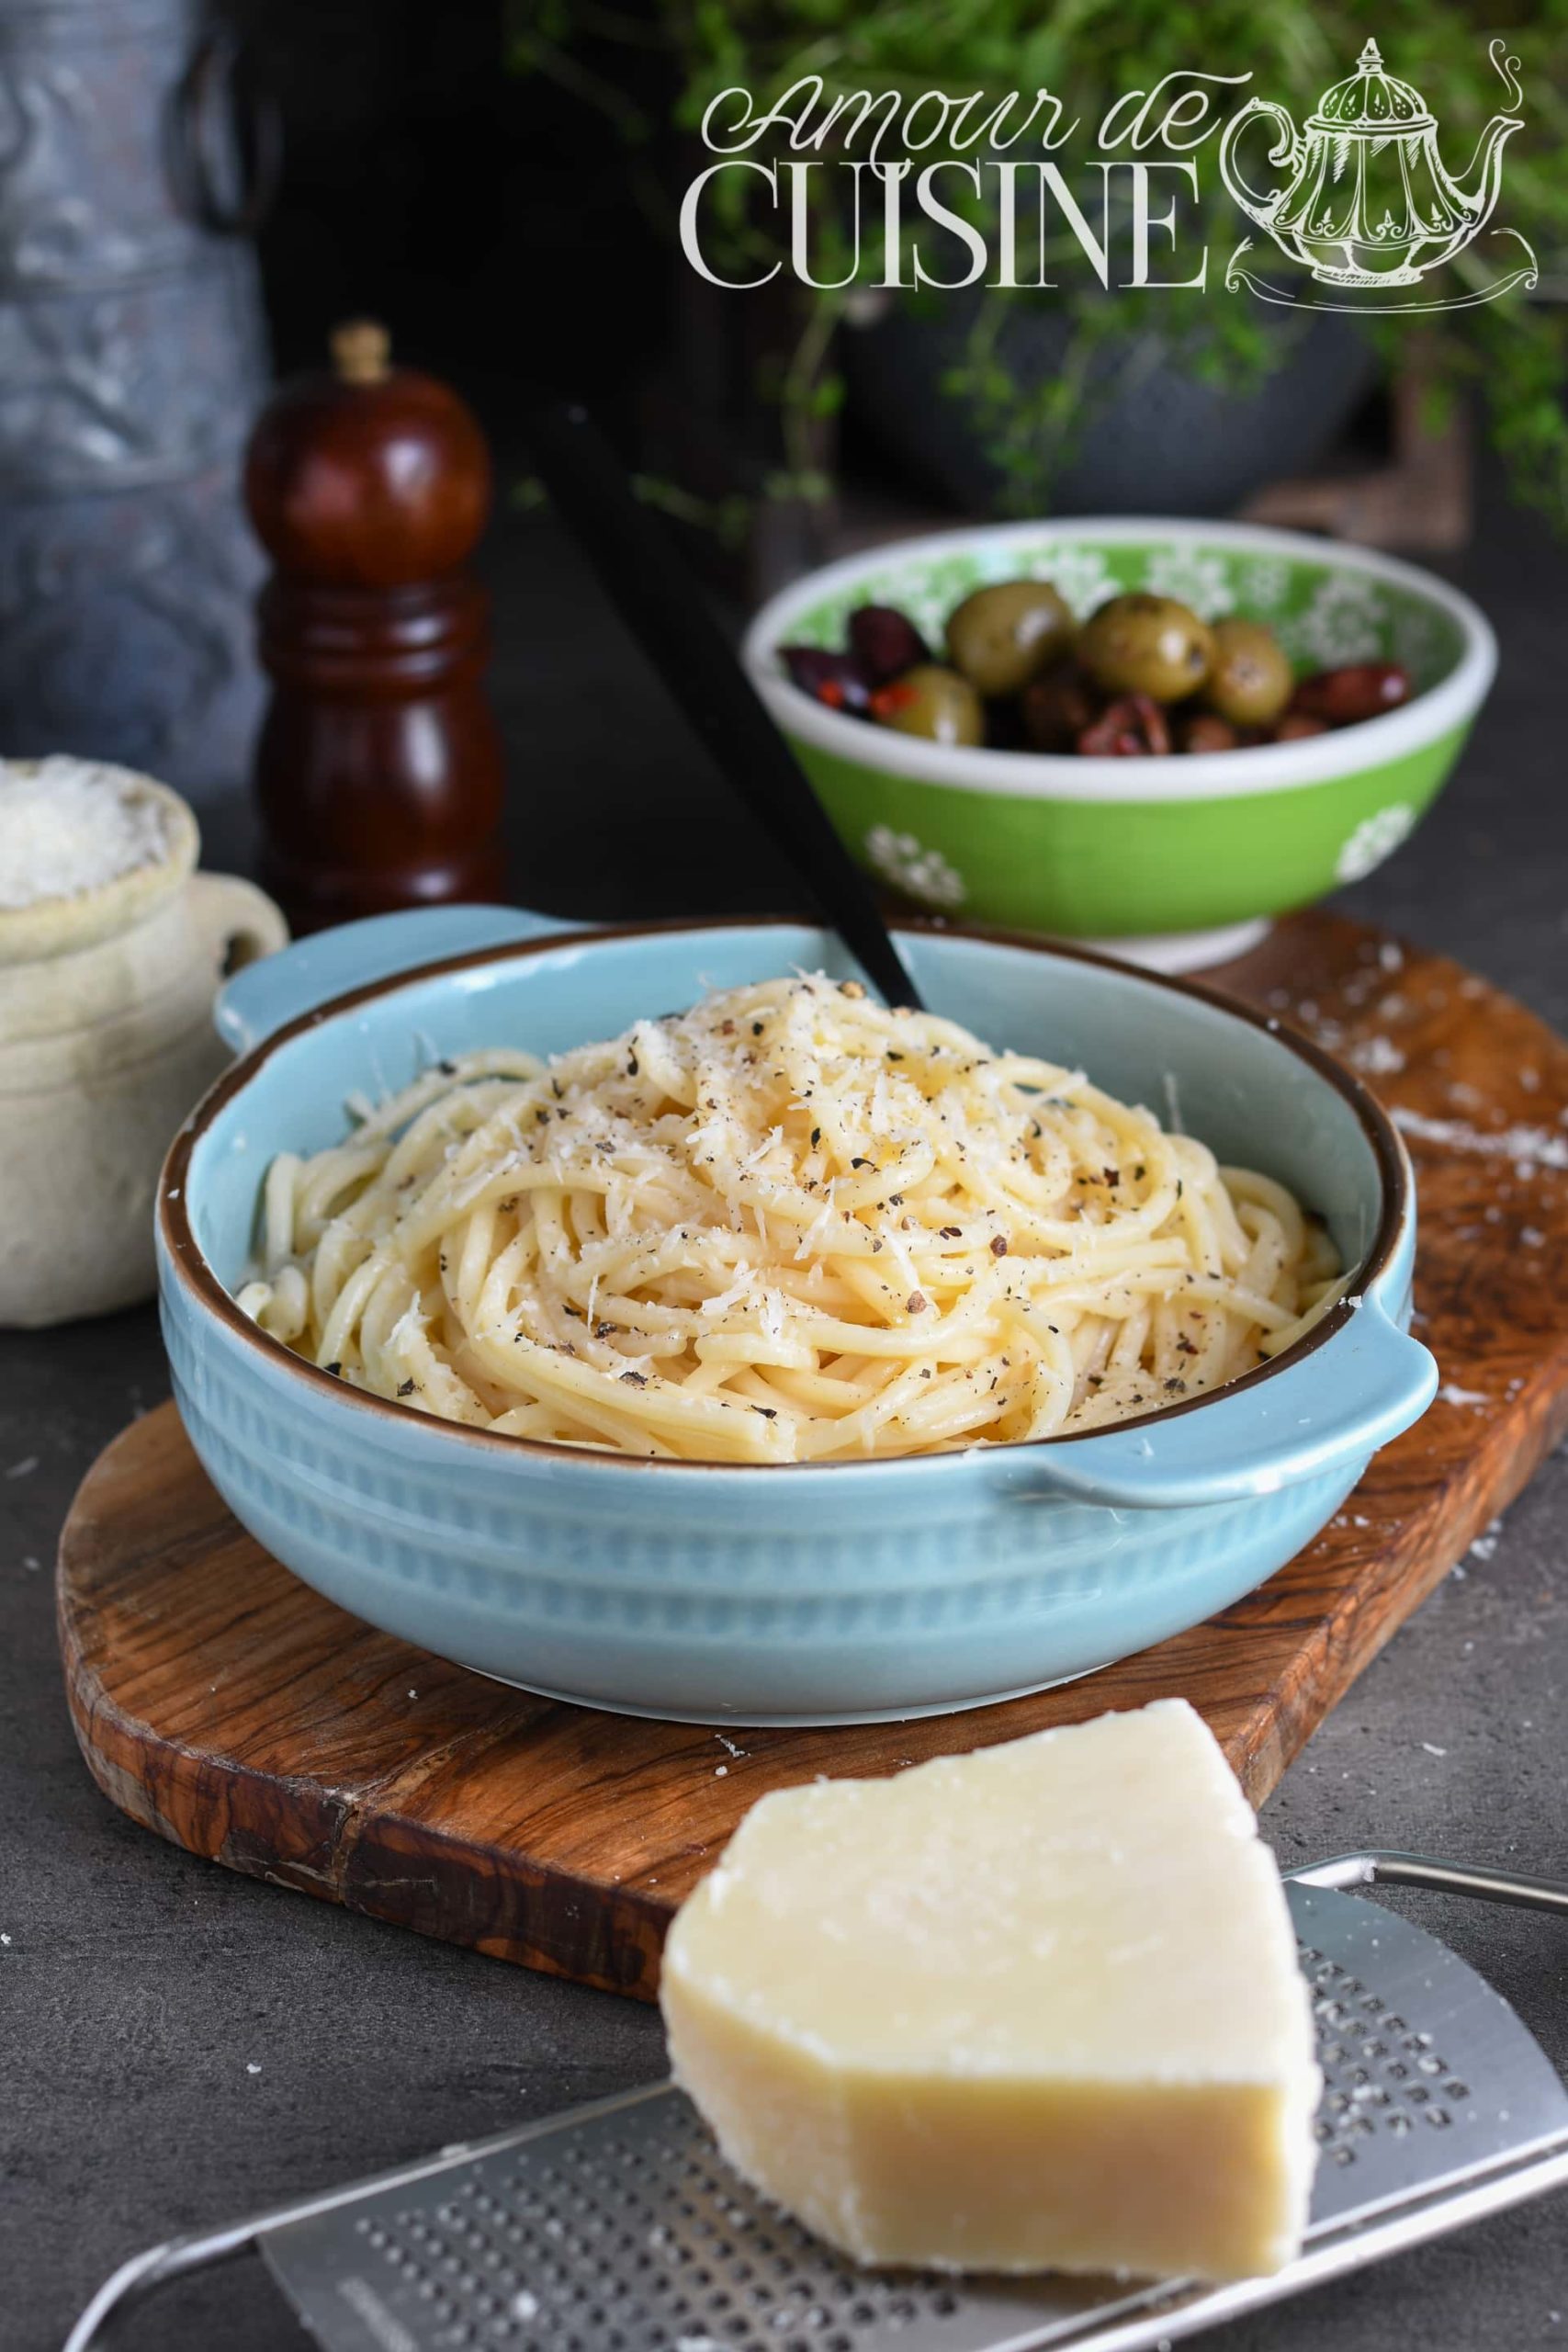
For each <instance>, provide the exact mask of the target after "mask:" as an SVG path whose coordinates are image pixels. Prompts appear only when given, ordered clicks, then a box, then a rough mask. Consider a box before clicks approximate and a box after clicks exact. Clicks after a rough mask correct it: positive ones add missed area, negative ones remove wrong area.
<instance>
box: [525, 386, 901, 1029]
mask: <svg viewBox="0 0 1568 2352" xmlns="http://www.w3.org/2000/svg"><path fill="white" fill-rule="evenodd" d="M528 430H529V439H530V443H531V446H532V449H533V454H534V463H535V468H536V471H537V473H538V475H539V478H540V480H541V481H543V483H544V485H545V487H546V489H547V491H548V492H549V494H550V498H551V502H552V503H553V504H554V506H555V508H556V511H557V513H558V515H560V518H561V520H562V521H563V522H564V523H565V524H566V525H567V526H568V528H569V529H570V532H571V534H572V537H574V538H575V539H576V541H577V543H578V545H579V546H580V547H581V549H582V551H583V553H584V554H585V555H586V556H587V558H588V560H589V561H590V562H591V563H592V566H593V568H594V570H595V571H596V572H597V573H598V575H599V579H600V582H601V584H602V585H603V587H604V590H605V593H606V594H608V596H609V598H610V601H611V603H612V604H613V605H615V610H616V611H617V612H618V613H619V615H620V616H621V618H622V620H623V621H624V622H625V623H626V627H627V628H628V629H629V630H630V631H631V634H632V635H633V637H635V638H636V639H637V642H638V643H639V644H640V645H641V647H642V649H643V650H644V652H645V653H647V654H648V655H649V659H650V660H651V661H652V662H653V664H654V666H655V668H656V669H657V670H658V672H659V673H660V677H661V678H662V679H663V681H664V683H665V684H666V686H667V687H668V688H669V690H670V692H671V695H673V696H674V698H675V700H676V702H677V703H679V705H680V706H681V708H682V710H683V711H684V713H685V715H686V718H687V719H688V720H689V721H690V723H691V726H692V729H693V731H694V733H695V734H696V735H698V736H699V737H700V738H701V740H702V741H703V742H704V743H705V744H706V746H707V748H708V750H709V751H710V752H712V753H713V755H714V758H715V759H716V762H717V763H718V766H719V769H720V772H721V773H722V775H724V777H725V779H726V781H727V782H728V784H729V785H730V786H732V787H733V788H734V790H735V791H736V792H737V793H738V794H739V797H740V798H741V799H742V800H743V801H744V802H745V804H746V806H747V807H748V808H749V809H750V811H751V813H752V815H753V816H754V817H756V818H757V820H758V821H759V822H760V823H761V824H762V825H763V826H764V827H765V828H766V829H767V831H768V832H769V833H771V834H772V836H773V840H774V841H775V842H777V844H778V845H779V847H780V848H781V849H782V850H783V851H784V854H785V855H786V857H788V859H789V860H790V863H791V864H792V865H794V866H795V867H796V868H797V870H798V872H799V874H800V876H801V878H802V880H803V881H804V882H805V883H806V885H807V888H808V889H809V890H810V892H811V895H812V897H813V899H815V901H816V904H817V908H818V912H819V913H821V914H822V915H823V916H824V917H825V918H826V919H827V921H828V922H829V923H830V924H831V925H832V927H833V929H834V930H835V931H836V932H837V933H839V936H840V939H841V940H842V941H843V943H844V944H845V946H846V947H848V949H849V950H850V953H851V954H852V956H854V958H855V960H856V961H857V963H859V965H860V966H861V967H862V969H863V971H864V973H865V974H866V977H867V978H869V979H870V980H872V981H873V982H874V985H875V986H876V987H877V988H878V989H880V990H881V992H882V994H883V996H884V997H885V998H886V1001H887V1002H888V1003H889V1004H891V1005H899V1004H903V1005H908V1006H909V1007H910V1008H911V1010H912V1011H914V1012H920V1011H922V1010H923V1009H924V1008H923V1006H922V1004H921V1000H920V994H919V989H917V988H916V986H915V984H914V981H913V980H912V979H911V978H910V977H909V974H908V968H907V967H906V966H905V963H904V960H903V958H902V956H900V955H899V953H898V950H897V947H896V946H895V945H894V943H893V940H892V937H891V935H890V934H889V933H888V929H887V926H886V923H885V922H883V920H882V915H881V912H880V910H879V909H878V907H877V904H876V900H875V898H874V895H873V893H872V889H871V886H870V885H869V883H868V882H867V881H866V879H865V877H864V876H863V874H862V873H861V871H860V868H859V867H858V866H857V865H855V864H854V862H853V860H852V858H851V856H850V854H849V853H848V851H847V850H846V849H845V847H844V845H843V843H842V842H840V839H839V836H838V834H837V833H836V832H835V831H834V830H833V827H832V825H831V824H830V823H829V819H828V816H827V813H826V811H825V810H824V809H823V807H822V804H821V802H820V801H819V800H818V797H817V796H816V794H815V793H814V792H813V791H812V789H811V786H810V785H809V784H808V783H807V779H806V776H805V774H804V772H803V771H802V769H801V766H800V763H799V762H798V761H797V760H796V758H795V753H794V752H792V751H791V750H790V747H789V745H788V744H787V743H786V742H785V741H784V737H783V736H782V735H781V734H780V732H779V730H778V729H777V728H776V727H775V726H774V724H773V719H772V718H770V717H769V715H768V712H767V710H766V709H765V707H763V704H762V702H761V697H760V696H759V695H758V694H757V692H756V690H755V688H754V687H753V686H752V684H751V682H750V679H749V678H748V677H747V675H746V673H745V671H744V670H743V669H742V668H741V666H740V664H739V662H738V661H737V660H736V658H735V655H734V653H733V652H732V651H731V650H730V648H729V647H728V644H727V643H726V642H725V639H724V637H723V634H722V632H721V631H720V629H719V628H718V626H717V624H716V621H715V620H714V618H713V616H712V614H711V613H710V612H709V610H708V607H707V605H706V602H705V599H704V596H703V594H702V591H701V590H700V589H699V588H698V586H697V584H696V582H694V579H693V577H692V575H691V573H690V571H688V569H687V567H686V564H685V561H684V560H683V559H682V556H681V554H680V551H679V550H678V548H676V546H675V544H674V542H673V540H672V539H671V537H670V534H669V533H668V531H667V530H665V529H664V528H663V527H662V526H660V524H659V523H658V522H657V521H656V520H655V518H654V517H653V516H652V515H650V514H649V512H648V510H647V509H646V507H644V506H642V505H640V504H639V503H638V501H637V496H636V493H635V492H634V491H633V489H632V486H631V484H630V482H629V481H627V479H626V472H625V469H623V467H622V466H621V463H620V461H619V459H618V458H616V457H615V453H614V451H613V450H612V449H611V447H610V446H609V444H608V442H607V441H606V440H605V439H604V435H602V434H601V433H600V431H599V429H598V427H597V426H596V425H595V424H594V423H593V421H592V418H591V417H590V416H589V414H588V412H587V410H586V409H584V408H581V407H579V406H577V405H576V404H575V403H573V404H570V405H569V404H567V403H565V402H562V401H548V402H545V403H542V404H541V405H539V406H538V407H536V408H535V409H534V410H533V412H532V413H531V414H530V417H529V420H528Z"/></svg>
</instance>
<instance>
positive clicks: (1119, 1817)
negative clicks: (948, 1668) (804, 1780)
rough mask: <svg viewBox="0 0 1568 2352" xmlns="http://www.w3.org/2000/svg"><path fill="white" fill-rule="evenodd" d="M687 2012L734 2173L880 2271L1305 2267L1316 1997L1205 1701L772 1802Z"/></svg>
mask: <svg viewBox="0 0 1568 2352" xmlns="http://www.w3.org/2000/svg"><path fill="white" fill-rule="evenodd" d="M660 1997H661V2001H662V2005H663V2009H664V2016H665V2021H666V2025H667V2028H668V2030H669V2036H670V2047H671V2060H672V2063H673V2064H674V2067H675V2071H676V2075H677V2076H678V2078H679V2080H680V2081H681V2082H682V2084H683V2085H684V2086H685V2088H686V2089H687V2090H688V2092H689V2093H690V2094H691V2096H692V2098H694V2101H695V2103H696V2105H697V2106H698V2108H699V2109H701V2110H702V2112H703V2113H704V2115H705V2117H706V2118H707V2120H708V2121H709V2122H710V2124H711V2125H712V2126H713V2128H714V2130H715V2131H716V2135H717V2137H718V2140H719V2143H720V2144H721V2146H722V2147H723V2148H724V2150H725V2153H726V2154H727V2155H728V2157H729V2159H730V2161H731V2162H732V2163H733V2164H734V2165H736V2167H737V2169H738V2170H739V2171H740V2172H741V2173H743V2174H744V2175H745V2176H746V2177H748V2178H749V2179H750V2180H751V2181H752V2182H753V2183H755V2185H756V2186H757V2187H758V2188H761V2189H762V2190H763V2191H765V2192H766V2193H767V2194H768V2195H770V2196H772V2197H773V2198H774V2199H777V2200H778V2202H779V2203H780V2204H782V2205H784V2206H785V2207H787V2208H788V2209H789V2210H790V2211H792V2212H795V2213H796V2214H797V2215H798V2216H799V2217H800V2218H801V2220H803V2221H804V2222H807V2225H808V2226H809V2227H810V2228H812V2229H814V2230H816V2231H817V2232H818V2233H819V2234H820V2235H822V2236H823V2237H826V2238H828V2239H829V2240H831V2241H832V2242H833V2243H834V2244H835V2245H839V2246H840V2247H842V2248H843V2249H844V2251H845V2252H847V2253H849V2254H851V2255H852V2256H856V2257H857V2258H858V2259H859V2260H861V2261H863V2262H868V2263H895V2262H896V2263H905V2262H908V2263H918V2264H924V2265H931V2266H935V2267H951V2268H955V2269H1002V2270H1033V2269H1047V2268H1063V2269H1073V2270H1101V2269H1121V2270H1130V2271H1137V2272H1141V2273H1145V2274H1153V2275H1170V2274H1173V2273H1187V2272H1195V2273H1198V2274H1200V2275H1202V2276H1205V2277H1211V2278H1230V2277H1239V2276H1246V2275H1248V2274H1250V2273H1254V2272H1258V2271H1264V2270H1269V2269H1274V2268H1277V2267H1279V2266H1280V2264H1281V2263H1282V2262H1284V2261H1286V2260H1288V2259H1289V2258H1290V2257H1291V2256H1292V2254H1293V2253H1294V2252H1295V2250H1296V2248H1297V2246H1298V2245H1299V2242H1300V2236H1301V2231H1302V2228H1303V2222H1304V2220H1305V2211H1306V2202H1307V2196H1308V2191H1309V2188H1310V2183H1311V2177H1312V2168H1313V2159H1314V2141H1313V2133H1312V2122H1313V2115H1314V2109H1315V2106H1316V2101H1317V2094H1318V2088H1319V2078H1318V2074H1317V2069H1316V2065H1315V2063H1314V2055H1313V2034H1312V2019H1311V2010H1310V2006H1309V2003H1308V1998H1307V1994H1306V1988H1305V1985H1304V1984H1303V1980H1302V1977H1301V1973H1300V1971H1299V1969H1298V1967H1297V1964H1296V1956H1295V1939H1294V1935H1293V1933H1292V1928H1291V1921H1290V1915H1289V1911H1288V1909H1287V1906H1286V1904H1285V1900H1284V1893H1283V1889H1282V1888H1281V1886H1280V1878H1279V1873H1278V1871H1277V1870H1276V1868H1275V1865H1274V1862H1273V1859H1272V1857H1271V1856H1270V1855H1269V1851H1268V1849H1267V1848H1266V1847H1264V1846H1263V1845H1262V1843H1261V1842H1260V1840H1259V1839H1258V1835H1257V1826H1256V1823H1255V1822H1254V1820H1253V1816H1252V1813H1251V1810H1250V1808H1249V1807H1248V1805H1247V1801H1246V1799H1245V1797H1244V1796H1243V1795H1242V1792H1241V1791H1240V1789H1239V1788H1238V1786H1237V1784H1236V1781H1235V1778H1234V1776H1233V1774H1232V1773H1231V1770H1230V1768H1229V1766H1228V1765H1227V1764H1226V1762H1225V1760H1224V1756H1223V1754H1222V1753H1221V1751H1220V1749H1219V1747H1218V1746H1217V1744H1216V1743H1215V1741H1214V1740H1213V1736H1212V1735H1211V1734H1210V1733H1209V1732H1208V1730H1207V1729H1206V1728H1205V1726H1204V1725H1203V1724H1202V1722H1201V1719H1200V1718H1199V1717H1198V1716H1197V1715H1196V1714H1195V1713H1193V1712H1192V1710H1191V1709H1190V1707H1188V1706H1187V1705H1186V1704H1185V1703H1184V1702H1180V1701H1166V1702H1160V1703H1158V1704H1156V1705H1155V1706H1151V1707H1147V1708H1145V1709H1143V1710H1142V1711H1141V1712H1139V1713H1134V1714H1122V1715H1106V1716H1101V1717H1100V1719H1099V1720H1098V1721H1097V1722H1094V1723H1091V1724H1082V1725H1077V1726H1074V1727H1072V1728H1069V1729H1065V1730H1061V1731H1054V1732H1044V1733H1041V1734H1038V1735H1036V1736H1034V1737H1032V1738H1029V1739H1022V1740H1015V1741H1012V1742H1010V1743H1009V1744H1007V1745H1006V1746H1003V1747H994V1748H989V1749H983V1750H981V1751H979V1752H978V1753H977V1754H975V1755H972V1756H964V1757H953V1758H942V1759H939V1760H938V1761H937V1762H934V1763H931V1764H926V1765H920V1766H918V1767H916V1768H914V1769H912V1770H907V1771H905V1772H904V1773H902V1774H900V1775H899V1776H898V1777H897V1778H896V1779H894V1780H890V1781H818V1782H816V1783H813V1784H812V1785H810V1786H808V1787H805V1788H799V1789H789V1790H783V1791H780V1792H775V1793H774V1794H773V1795H770V1796H766V1797H763V1798H762V1799H761V1801H760V1803H759V1804H756V1805H754V1806H753V1807H752V1809H751V1811H750V1813H749V1814H748V1815H747V1816H746V1818H745V1820H744V1821H743V1822H742V1823H741V1825H740V1827H739V1830H738V1831H737V1832H736V1834H735V1836H734V1838H732V1839H731V1841H730V1844H729V1847H728V1850H727V1852H726V1854H725V1856H724V1859H723V1860H722V1861H721V1862H720V1863H719V1865H718V1867H717V1868H716V1870H714V1871H711V1872H710V1873H709V1875H708V1877H707V1878H706V1879H705V1880H704V1882H703V1883H702V1884H701V1885H700V1886H699V1887H698V1888H697V1889H696V1891H695V1893H694V1894H693V1895H692V1897H691V1898H690V1900H689V1901H688V1902H687V1903H686V1904H685V1905H683V1907H682V1910H681V1912H680V1914H679V1915H678V1917H677V1918H676V1920H675V1923H674V1925H673V1927H672V1928H671V1933H670V1938H669V1940H668V1942H667V1944H666V1946H665V1954H664V1973H663V1981H662V1988H661V1995H660Z"/></svg>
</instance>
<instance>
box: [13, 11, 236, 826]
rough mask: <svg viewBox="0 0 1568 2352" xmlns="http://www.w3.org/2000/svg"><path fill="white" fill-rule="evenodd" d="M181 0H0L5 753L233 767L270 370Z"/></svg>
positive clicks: (226, 142)
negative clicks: (110, 2) (251, 517)
mask: <svg viewBox="0 0 1568 2352" xmlns="http://www.w3.org/2000/svg"><path fill="white" fill-rule="evenodd" d="M233 67H234V49H233V44H232V42H231V40H229V39H228V37H227V36H225V35H223V34H220V33H218V32H215V31H212V30H210V29H207V28H204V27H203V24H202V22H201V17H200V9H199V6H198V0H115V5H114V6H112V7H105V6H103V5H102V0H0V753H6V754H9V755H13V756H17V755H27V754H37V753H42V752H62V751H64V752H79V753H82V754H84V755H85V756H88V757H96V758H105V759H111V760H117V761H119V762H122V763H124V764H126V765H127V766H130V767H133V768H138V769H142V770H147V771H150V772H151V773H152V774H153V775H158V776H160V777H162V778H164V780H165V781H166V782H168V783H170V784H173V785H175V786H177V787H178V788H179V789H180V790H181V791H183V792H184V793H185V794H186V796H187V797H189V798H191V799H194V800H197V801H198V802H199V801H201V800H204V799H210V798H212V797H215V796H216V795H217V794H219V793H220V792H222V791H223V790H225V789H227V788H229V787H232V786H241V785H243V780H244V777H245V775H246V771H247V767H248V761H249V752H250V745H251V740H252V737H253V734H254V728H255V724H256V719H257V716H258V712H259V708H260V700H261V687H260V682H259V678H258V674H257V672H256V669H255V665H254V656H253V652H252V643H251V639H252V621H251V603H252V598H253V596H254V591H255V586H256V583H257V581H258V578H259V575H260V571H261V562H260V558H259V555H258V553H257V551H256V550H255V548H254V546H253V544H252V542H251V539H250V536H249V533H248V531H247V529H246V526H245V523H244V520H243V512H242V508H241V504H240V495H239V479H240V457H241V450H242V447H243V441H244V438H245V434H246V430H247V428H248V425H249V423H250V420H251V417H252V415H253V414H254V411H255V408H256V406H257V404H258V402H259V401H260V399H261V397H262V393H263V390H264V388H265V381H266V376H267V360H266V353H265V331H264V327H263V322H262V309H261V296H260V288H259V283H258V277H257V271H256V264H255V258H254V253H253V251H252V248H251V246H250V244H249V243H247V242H246V239H245V237H244V235H243V232H244V231H245V230H247V229H248V228H250V227H251V226H253V225H254V221H255V220H256V219H257V217H258V215H259V211H260V209H261V206H262V205H263V203H264V202H265V196H266V193H267V185H268V183H269V181H270V178H271V176H272V172H273V167H274V165H275V163H276V132H275V130H274V128H273V125H272V123H271V121H270V119H266V118H263V119H262V120H261V122H260V124H259V127H258V128H257V129H256V130H255V131H254V135H252V136H247V137H242V136H241V134H240V131H239V130H238V129H237V127H236V117H235V112H234V107H233V103H232V100H233V90H232V79H233Z"/></svg>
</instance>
